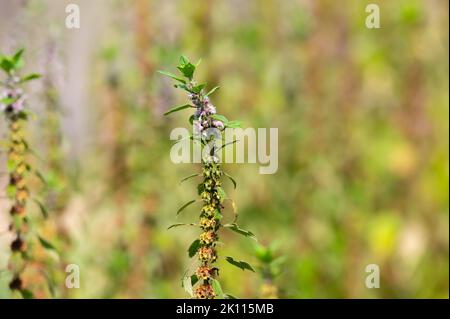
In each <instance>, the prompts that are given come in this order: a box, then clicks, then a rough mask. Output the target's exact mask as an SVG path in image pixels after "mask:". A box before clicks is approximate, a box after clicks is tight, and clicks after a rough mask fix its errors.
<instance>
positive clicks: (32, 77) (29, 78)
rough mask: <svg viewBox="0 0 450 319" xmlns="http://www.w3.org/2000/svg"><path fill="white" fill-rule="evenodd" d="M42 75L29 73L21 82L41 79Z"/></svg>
mask: <svg viewBox="0 0 450 319" xmlns="http://www.w3.org/2000/svg"><path fill="white" fill-rule="evenodd" d="M40 77H41V75H40V74H37V73H32V74H28V75H26V76H24V77H23V78H21V79H20V83H24V82H27V81H31V80H34V79H39V78H40Z"/></svg>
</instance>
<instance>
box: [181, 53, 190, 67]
mask: <svg viewBox="0 0 450 319" xmlns="http://www.w3.org/2000/svg"><path fill="white" fill-rule="evenodd" d="M188 63H189V59H188V58H187V57H186V56H184V55H181V56H180V65H185V64H188Z"/></svg>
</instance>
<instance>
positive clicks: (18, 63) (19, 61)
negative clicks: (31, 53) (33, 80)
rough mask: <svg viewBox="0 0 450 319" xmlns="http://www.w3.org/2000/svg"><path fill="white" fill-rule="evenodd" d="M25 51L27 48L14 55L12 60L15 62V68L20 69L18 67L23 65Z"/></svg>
mask: <svg viewBox="0 0 450 319" xmlns="http://www.w3.org/2000/svg"><path fill="white" fill-rule="evenodd" d="M23 51H25V49H20V50H19V51H17V52H16V53H15V54H14V56H13V57H12V62H13V63H14V68H15V69H18V68H20V67H22V64H23V60H22V55H23Z"/></svg>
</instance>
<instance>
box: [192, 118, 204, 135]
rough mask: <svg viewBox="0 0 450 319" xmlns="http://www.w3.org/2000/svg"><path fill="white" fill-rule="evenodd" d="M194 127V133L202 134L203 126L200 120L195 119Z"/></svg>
mask: <svg viewBox="0 0 450 319" xmlns="http://www.w3.org/2000/svg"><path fill="white" fill-rule="evenodd" d="M193 127H194V134H200V133H201V132H202V130H203V126H202V124H201V123H200V121H198V120H195V121H194V123H193Z"/></svg>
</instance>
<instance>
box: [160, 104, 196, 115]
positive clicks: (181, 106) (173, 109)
mask: <svg viewBox="0 0 450 319" xmlns="http://www.w3.org/2000/svg"><path fill="white" fill-rule="evenodd" d="M190 107H195V106H192V105H190V104H183V105H178V106H174V107H173V108H171V109H170V110H168V111H167V112H166V113H164V115H169V114H170V113H174V112H178V111H181V110H184V109H188V108H190Z"/></svg>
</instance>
